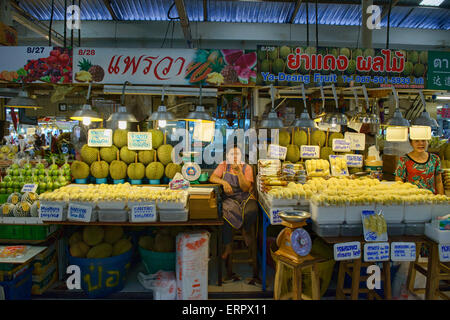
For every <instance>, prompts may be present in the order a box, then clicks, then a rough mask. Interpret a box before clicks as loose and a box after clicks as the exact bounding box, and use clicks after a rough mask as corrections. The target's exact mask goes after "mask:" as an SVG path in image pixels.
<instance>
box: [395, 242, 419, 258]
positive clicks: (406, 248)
mask: <svg viewBox="0 0 450 320" xmlns="http://www.w3.org/2000/svg"><path fill="white" fill-rule="evenodd" d="M391 260H392V261H416V244H415V243H414V242H392V243H391Z"/></svg>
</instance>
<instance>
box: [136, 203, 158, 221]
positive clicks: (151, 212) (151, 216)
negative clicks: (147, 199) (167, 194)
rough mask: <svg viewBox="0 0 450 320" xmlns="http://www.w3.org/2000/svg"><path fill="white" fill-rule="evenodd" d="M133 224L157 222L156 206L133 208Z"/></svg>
mask: <svg viewBox="0 0 450 320" xmlns="http://www.w3.org/2000/svg"><path fill="white" fill-rule="evenodd" d="M131 221H132V222H155V221H156V210H155V205H154V204H146V205H138V206H133V208H132V209H131Z"/></svg>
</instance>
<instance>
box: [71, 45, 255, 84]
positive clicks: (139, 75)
mask: <svg viewBox="0 0 450 320" xmlns="http://www.w3.org/2000/svg"><path fill="white" fill-rule="evenodd" d="M256 62H257V59H256V51H244V50H216V49H210V50H205V49H198V50H197V49H126V48H79V49H76V50H75V53H74V63H73V65H74V74H73V81H74V82H76V83H83V82H90V81H92V82H94V83H95V82H98V83H104V84H121V83H124V82H125V81H129V82H131V83H133V84H167V85H199V84H200V83H202V84H203V85H206V86H207V85H210V86H221V85H241V86H242V85H255V83H256Z"/></svg>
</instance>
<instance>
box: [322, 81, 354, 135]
mask: <svg viewBox="0 0 450 320" xmlns="http://www.w3.org/2000/svg"><path fill="white" fill-rule="evenodd" d="M331 89H332V90H333V96H334V101H335V103H336V110H335V111H334V112H331V113H327V114H326V115H325V117H324V118H323V120H322V121H323V122H324V123H327V124H330V125H331V126H332V127H335V126H337V125H344V126H346V125H347V123H348V118H347V116H346V115H345V114H343V113H340V112H339V108H338V98H337V95H336V88H335V87H334V84H332V85H331Z"/></svg>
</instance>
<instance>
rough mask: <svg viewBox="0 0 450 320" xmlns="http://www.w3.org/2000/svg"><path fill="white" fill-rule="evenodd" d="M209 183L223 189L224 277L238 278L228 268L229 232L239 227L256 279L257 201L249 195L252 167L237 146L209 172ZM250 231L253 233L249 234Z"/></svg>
mask: <svg viewBox="0 0 450 320" xmlns="http://www.w3.org/2000/svg"><path fill="white" fill-rule="evenodd" d="M210 181H211V182H212V183H217V184H221V185H222V186H223V190H224V192H225V194H224V197H223V202H222V208H223V210H222V211H223V217H224V219H225V220H226V221H225V223H224V226H223V243H224V245H225V251H224V253H223V255H222V258H223V259H224V260H226V261H227V262H226V266H227V279H226V280H233V281H238V280H240V279H239V276H238V275H236V274H234V273H233V272H232V270H231V256H230V254H231V252H232V233H233V228H234V229H241V230H242V235H243V237H244V241H245V244H246V245H247V246H248V248H249V249H250V254H251V255H252V257H254V259H253V260H254V261H255V263H254V266H253V279H252V280H251V281H253V284H254V282H255V281H256V280H257V279H258V268H257V265H256V236H255V235H254V230H255V229H254V228H255V227H256V223H255V222H256V218H257V214H258V204H257V202H256V200H255V197H254V196H253V195H252V189H253V183H254V181H253V170H252V167H251V166H249V165H247V164H245V163H243V162H242V152H241V149H240V148H239V147H238V146H234V147H232V148H229V149H228V150H227V156H226V161H224V162H222V163H221V164H220V165H219V166H218V167H217V168H216V170H215V171H214V172H213V174H212V175H211V178H210ZM252 234H253V236H252Z"/></svg>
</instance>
